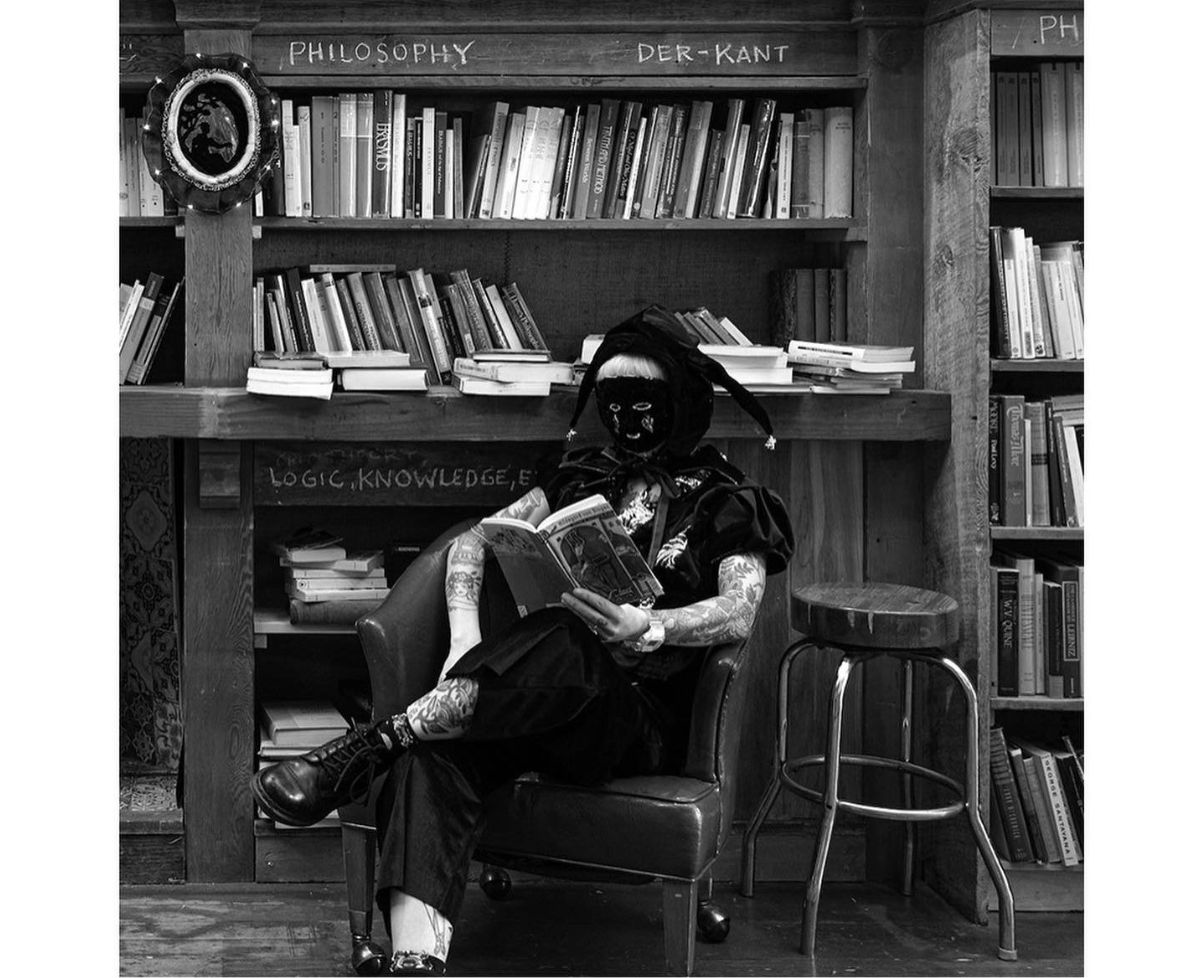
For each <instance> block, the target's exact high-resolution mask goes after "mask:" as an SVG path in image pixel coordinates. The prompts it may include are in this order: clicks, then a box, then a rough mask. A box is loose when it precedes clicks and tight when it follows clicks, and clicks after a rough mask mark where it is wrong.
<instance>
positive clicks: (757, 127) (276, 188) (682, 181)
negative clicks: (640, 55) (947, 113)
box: [255, 90, 854, 220]
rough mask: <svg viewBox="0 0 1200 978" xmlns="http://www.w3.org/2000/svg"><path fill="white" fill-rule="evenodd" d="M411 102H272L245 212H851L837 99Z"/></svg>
mask: <svg viewBox="0 0 1200 978" xmlns="http://www.w3.org/2000/svg"><path fill="white" fill-rule="evenodd" d="M414 103H415V99H414V100H413V101H412V102H410V99H409V96H408V95H407V94H406V93H405V92H401V91H386V90H378V91H375V92H345V93H340V94H338V95H317V96H314V97H313V98H312V100H311V103H310V104H298V103H296V102H295V101H294V100H292V99H284V100H282V104H281V118H280V135H281V144H282V157H283V159H282V166H280V167H279V168H277V170H276V171H275V172H274V174H273V179H272V180H271V181H270V182H268V184H267V185H266V187H265V188H264V190H263V192H262V193H260V194H259V195H258V197H257V198H256V203H255V206H256V213H257V214H258V215H259V216H262V215H270V216H282V217H362V218H372V217H373V218H386V217H393V218H421V219H439V218H480V219H496V218H498V219H502V220H554V219H573V220H585V219H587V220H590V219H596V218H610V219H611V218H623V219H627V220H628V219H634V218H671V219H678V218H684V219H686V218H837V217H840V218H848V217H850V216H851V214H852V211H853V203H852V190H853V187H852V179H853V172H854V110H853V109H852V108H851V107H850V106H832V107H827V108H799V109H794V110H791V111H781V110H780V106H779V105H778V103H777V101H776V99H774V98H769V97H765V98H756V99H754V100H753V101H752V102H748V100H747V99H745V98H741V97H736V98H730V99H727V100H725V102H724V104H723V105H719V104H718V103H715V102H713V101H711V100H704V99H701V100H692V101H690V102H687V103H682V102H681V103H678V104H659V105H652V104H649V103H645V104H644V103H643V102H642V101H640V100H619V99H615V98H602V99H600V100H599V101H598V102H591V103H587V104H578V105H573V106H569V107H564V106H547V105H524V106H521V105H516V104H513V103H510V102H508V101H504V100H496V101H494V102H492V103H490V104H489V105H488V106H487V107H486V109H485V110H484V112H483V113H481V114H480V117H478V118H476V119H474V120H473V119H472V118H471V117H470V116H469V115H466V114H457V113H455V112H452V111H449V110H448V108H445V107H441V106H437V105H422V106H420V107H418V106H417V105H416V104H414ZM718 118H720V119H721V120H722V121H721V122H718Z"/></svg>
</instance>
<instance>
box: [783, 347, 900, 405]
mask: <svg viewBox="0 0 1200 978" xmlns="http://www.w3.org/2000/svg"><path fill="white" fill-rule="evenodd" d="M787 353H788V356H787V359H788V363H790V364H791V367H792V370H793V372H794V374H795V378H796V379H797V380H800V381H807V382H808V383H809V384H810V386H811V389H812V390H813V391H814V392H816V393H819V394H820V393H843V394H886V393H887V392H888V391H892V390H899V388H900V387H902V386H903V384H904V377H905V375H906V374H911V373H913V372H914V371H915V370H916V369H917V363H916V361H915V360H913V358H912V353H913V348H912V347H911V346H884V345H881V344H849V343H816V342H810V341H806V340H792V341H791V342H790V343H788V350H787Z"/></svg>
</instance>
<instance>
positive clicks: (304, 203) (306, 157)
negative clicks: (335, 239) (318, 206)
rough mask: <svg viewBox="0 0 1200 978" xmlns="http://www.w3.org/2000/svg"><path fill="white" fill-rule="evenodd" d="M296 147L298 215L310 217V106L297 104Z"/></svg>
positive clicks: (311, 208) (311, 209)
mask: <svg viewBox="0 0 1200 978" xmlns="http://www.w3.org/2000/svg"><path fill="white" fill-rule="evenodd" d="M296 133H297V136H298V140H297V149H298V151H299V154H300V155H299V160H298V163H299V165H300V216H301V217H312V212H313V199H312V192H313V190H312V107H311V106H308V105H301V106H298V107H297V109H296Z"/></svg>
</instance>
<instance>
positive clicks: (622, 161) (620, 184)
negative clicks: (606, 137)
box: [601, 101, 642, 217]
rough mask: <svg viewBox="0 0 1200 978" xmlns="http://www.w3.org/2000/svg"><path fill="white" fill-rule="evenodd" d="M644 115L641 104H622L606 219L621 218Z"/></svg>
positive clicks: (603, 211) (615, 140)
mask: <svg viewBox="0 0 1200 978" xmlns="http://www.w3.org/2000/svg"><path fill="white" fill-rule="evenodd" d="M641 114H642V104H641V102H628V101H626V102H622V103H621V120H620V122H619V123H618V125H617V130H616V136H615V138H614V139H613V150H612V160H613V162H612V168H613V172H612V179H610V180H609V181H608V186H607V187H606V189H605V191H604V207H603V209H602V211H601V214H602V215H603V216H604V217H620V216H621V211H622V209H623V208H624V199H625V196H626V194H627V193H628V187H629V171H630V169H631V168H632V167H633V147H634V143H635V142H636V140H637V127H638V120H639V119H640V117H641Z"/></svg>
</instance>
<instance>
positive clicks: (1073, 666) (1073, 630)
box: [1062, 580, 1083, 699]
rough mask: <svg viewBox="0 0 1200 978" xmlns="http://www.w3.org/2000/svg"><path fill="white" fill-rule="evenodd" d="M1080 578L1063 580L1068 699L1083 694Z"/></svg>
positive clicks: (1064, 679)
mask: <svg viewBox="0 0 1200 978" xmlns="http://www.w3.org/2000/svg"><path fill="white" fill-rule="evenodd" d="M1080 590H1081V589H1080V585H1079V581H1078V580H1065V581H1063V582H1062V600H1063V653H1062V677H1063V695H1064V696H1065V697H1066V698H1068V699H1080V698H1081V697H1082V696H1083V670H1082V661H1083V656H1082V643H1081V641H1080V639H1081V636H1082V632H1083V615H1082V610H1083V605H1082V602H1081V601H1080Z"/></svg>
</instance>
